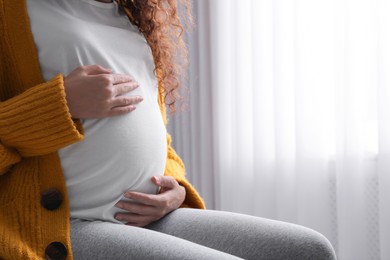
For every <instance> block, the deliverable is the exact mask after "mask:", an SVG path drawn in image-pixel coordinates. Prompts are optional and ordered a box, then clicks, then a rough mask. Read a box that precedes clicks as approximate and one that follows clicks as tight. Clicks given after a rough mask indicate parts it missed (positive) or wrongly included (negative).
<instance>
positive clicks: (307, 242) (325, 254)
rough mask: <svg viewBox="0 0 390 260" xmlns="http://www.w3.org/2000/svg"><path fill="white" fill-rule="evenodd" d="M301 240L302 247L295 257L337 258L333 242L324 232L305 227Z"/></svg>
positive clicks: (334, 259) (331, 259) (308, 258)
mask: <svg viewBox="0 0 390 260" xmlns="http://www.w3.org/2000/svg"><path fill="white" fill-rule="evenodd" d="M299 240H300V242H299V244H300V249H299V250H298V251H297V254H298V255H297V256H296V258H294V259H307V260H311V259H313V260H314V259H315V260H336V253H335V251H334V249H333V247H332V244H331V243H330V242H329V240H328V239H327V238H326V237H325V236H323V235H322V234H320V233H318V232H316V231H314V230H311V229H307V228H305V230H304V232H303V234H302V236H301V237H299Z"/></svg>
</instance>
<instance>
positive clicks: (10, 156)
mask: <svg viewBox="0 0 390 260" xmlns="http://www.w3.org/2000/svg"><path fill="white" fill-rule="evenodd" d="M20 159H21V158H20V155H19V154H18V153H17V152H16V151H15V150H12V149H9V148H7V147H5V146H3V145H1V144H0V175H2V174H4V173H6V172H7V170H8V169H9V168H10V167H11V166H12V165H13V164H15V163H17V162H19V161H20Z"/></svg>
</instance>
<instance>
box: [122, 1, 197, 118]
mask: <svg viewBox="0 0 390 260" xmlns="http://www.w3.org/2000/svg"><path fill="white" fill-rule="evenodd" d="M178 1H179V2H180V4H181V5H182V6H183V7H184V10H185V11H186V20H185V23H184V24H183V23H182V21H181V20H180V18H179V15H178ZM117 2H118V3H119V5H120V6H121V8H122V9H123V10H124V11H125V13H126V14H127V16H128V17H129V19H130V21H131V22H132V23H133V24H134V25H136V26H137V27H138V28H139V30H140V31H141V32H142V33H143V34H144V36H145V38H146V40H147V42H148V44H149V45H150V47H151V49H152V53H153V58H154V63H155V71H154V73H155V75H156V76H157V78H158V80H159V82H160V84H161V85H160V86H161V88H160V91H161V92H162V94H163V97H164V102H165V104H167V105H168V107H169V109H170V111H171V113H174V112H175V111H176V109H175V102H176V101H177V100H178V99H180V98H181V96H180V94H179V92H178V88H179V87H180V77H181V76H182V75H183V70H184V69H185V67H186V65H187V63H188V58H187V56H188V50H187V46H186V44H185V42H184V40H183V32H184V25H186V26H187V25H191V24H192V18H191V3H190V1H189V0H117Z"/></svg>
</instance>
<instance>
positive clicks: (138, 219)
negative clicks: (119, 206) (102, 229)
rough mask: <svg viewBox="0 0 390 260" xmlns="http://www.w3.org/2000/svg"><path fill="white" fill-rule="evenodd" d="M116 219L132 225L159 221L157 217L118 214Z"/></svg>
mask: <svg viewBox="0 0 390 260" xmlns="http://www.w3.org/2000/svg"><path fill="white" fill-rule="evenodd" d="M115 219H117V220H119V221H124V222H127V223H131V224H137V223H150V222H153V221H156V220H158V219H159V217H157V216H142V215H137V214H131V213H117V214H116V215H115Z"/></svg>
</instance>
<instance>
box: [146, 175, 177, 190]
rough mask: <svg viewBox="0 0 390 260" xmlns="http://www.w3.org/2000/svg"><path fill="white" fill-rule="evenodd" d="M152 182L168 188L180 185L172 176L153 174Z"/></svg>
mask: <svg viewBox="0 0 390 260" xmlns="http://www.w3.org/2000/svg"><path fill="white" fill-rule="evenodd" d="M152 182H153V183H155V184H156V185H158V186H161V187H163V188H168V189H173V188H175V187H176V186H177V185H178V183H177V181H176V180H175V179H174V178H173V177H171V176H153V177H152Z"/></svg>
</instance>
